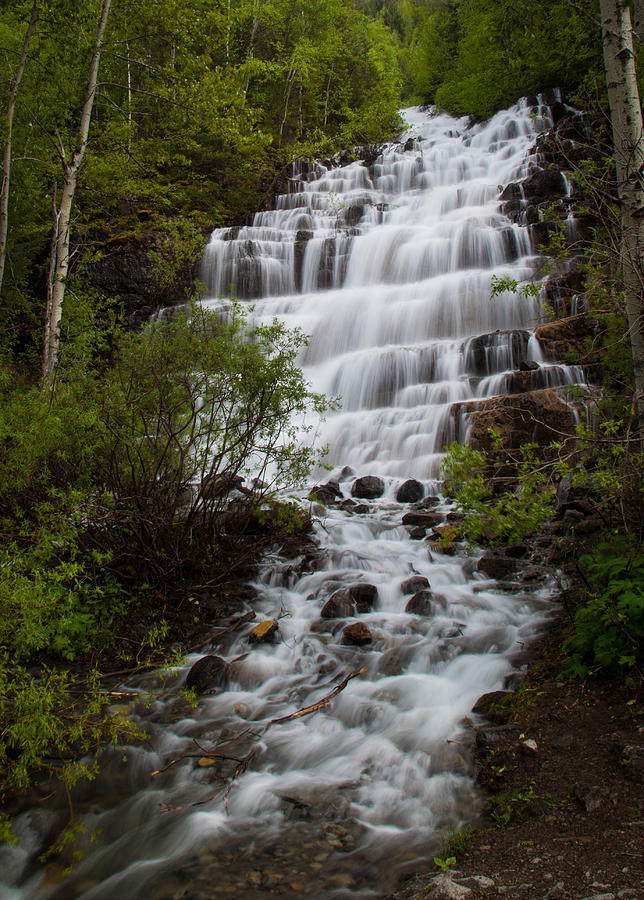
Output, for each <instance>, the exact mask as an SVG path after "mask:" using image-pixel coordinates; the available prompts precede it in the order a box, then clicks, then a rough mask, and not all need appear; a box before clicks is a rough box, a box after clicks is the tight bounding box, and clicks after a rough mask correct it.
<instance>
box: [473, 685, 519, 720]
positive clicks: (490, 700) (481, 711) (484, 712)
mask: <svg viewBox="0 0 644 900" xmlns="http://www.w3.org/2000/svg"><path fill="white" fill-rule="evenodd" d="M509 696H510V692H509V691H490V692H489V693H487V694H483V695H482V696H481V697H479V699H478V700H477V701H476V703H475V704H474V706H473V707H472V712H474V713H478V715H480V716H485V718H486V719H488V720H489V721H490V722H494V723H495V724H496V725H505V724H506V723H507V722H508V721H509V719H510V709H509V707H508V706H507V705H506V704H505V703H504V701H505V700H507V698H508V697H509Z"/></svg>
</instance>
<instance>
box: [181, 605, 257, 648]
mask: <svg viewBox="0 0 644 900" xmlns="http://www.w3.org/2000/svg"><path fill="white" fill-rule="evenodd" d="M254 618H255V611H254V610H252V609H251V610H249V612H247V613H244V615H243V616H237V618H236V619H234V620H233V621H232V622H231V624H230V625H228V626H227V627H226V628H222V629H221V630H219V631H218V632H217V633H216V634H211V635H209V636H208V637H207V638H206V639H205V640H204V641H200V642H199V643H198V644H194V645H193V646H192V647H189V648H188V650H187V652H188V653H196V652H197V650H201V649H202V648H203V647H205V646H206V645H207V644H210V643H211V642H212V641H214V640H217V639H219V638H220V637H222V636H223V635H224V634H228V633H229V632H231V631H235V629H237V628H239V627H240V625H245V624H246V622H250V621H252V620H253V619H254Z"/></svg>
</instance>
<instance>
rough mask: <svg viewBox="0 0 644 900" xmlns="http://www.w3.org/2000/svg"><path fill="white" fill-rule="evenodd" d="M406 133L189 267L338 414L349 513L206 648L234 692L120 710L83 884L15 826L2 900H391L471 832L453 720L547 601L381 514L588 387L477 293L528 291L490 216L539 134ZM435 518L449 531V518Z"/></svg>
mask: <svg viewBox="0 0 644 900" xmlns="http://www.w3.org/2000/svg"><path fill="white" fill-rule="evenodd" d="M405 118H406V121H407V123H408V131H407V133H406V134H405V136H404V137H403V138H402V140H401V141H400V142H394V143H391V144H389V145H388V146H386V147H385V148H384V150H383V152H382V153H381V155H380V156H379V157H378V159H377V160H376V161H375V162H373V163H372V164H370V165H366V164H365V162H363V161H361V160H360V159H356V160H355V162H352V163H350V164H349V165H344V166H334V165H333V164H331V163H329V164H322V163H316V164H310V165H301V166H299V167H295V168H294V174H293V176H292V177H291V179H290V182H289V186H288V190H287V191H286V192H284V193H283V194H282V195H281V196H280V197H278V198H277V201H276V204H275V208H274V209H273V210H271V211H265V212H261V213H258V214H257V215H256V216H255V218H254V221H253V223H252V225H248V226H245V227H236V228H228V229H218V230H217V231H215V232H214V234H213V236H212V239H211V241H210V244H209V246H208V248H207V251H206V254H205V259H204V280H205V282H206V283H207V285H208V290H209V295H210V299H208V300H206V301H204V302H206V303H207V304H208V305H209V306H212V307H215V308H218V309H221V310H222V312H225V310H226V308H227V306H228V304H229V303H230V300H231V298H233V297H234V298H237V299H238V300H240V301H241V302H244V303H245V302H247V301H248V302H251V301H252V307H253V309H252V315H253V316H254V317H255V318H257V319H258V320H260V321H269V320H271V319H272V318H273V317H275V316H278V317H279V318H280V319H282V320H283V321H285V322H286V323H287V324H289V325H292V326H297V327H299V328H302V329H303V330H304V331H305V332H306V333H307V334H308V335H310V341H309V344H308V347H307V348H306V350H305V351H304V353H303V356H302V359H301V364H302V367H303V369H304V372H305V374H306V377H307V378H308V379H309V381H310V382H311V384H312V386H313V387H314V388H315V389H316V390H318V391H321V392H325V393H327V394H329V395H330V396H337V397H339V398H340V408H339V409H338V410H337V411H335V412H333V413H331V414H329V415H328V417H327V419H326V421H324V422H316V423H312V424H314V425H315V428H314V432H313V433H314V435H315V440H316V441H317V442H319V443H320V444H327V445H328V447H329V456H328V462H329V465H330V466H331V469H332V471H331V475H330V477H331V479H332V480H333V481H334V484H335V485H336V490H337V491H338V492H339V494H340V495H341V498H342V501H343V502H342V503H338V504H337V505H333V506H330V507H329V508H328V509H327V510H324V509H322V508H321V507H320V508H319V509H318V518H317V521H316V526H315V527H316V534H317V539H318V542H319V545H320V553H319V559H318V560H317V561H316V563H315V565H312V564H310V563H309V562H307V561H306V560H305V559H295V560H293V559H284V558H283V557H282V556H281V555H280V552H279V551H278V550H277V549H276V550H275V552H274V553H271V554H269V556H268V557H267V558H266V559H265V560H264V563H263V564H262V567H261V571H260V572H259V575H258V577H257V580H256V582H255V585H254V586H255V588H256V590H257V593H258V598H259V599H258V601H257V603H256V604H254V607H255V609H256V611H257V614H258V619H260V620H261V619H267V618H270V619H276V620H278V623H279V637H278V639H277V641H276V642H275V643H273V644H268V643H266V644H259V645H256V646H253V647H252V648H251V646H250V645H249V643H248V634H247V631H246V632H243V631H242V632H239V631H231V632H230V634H228V635H226V636H225V637H224V638H223V639H222V641H221V642H219V643H218V644H216V645H215V647H216V649H215V650H214V651H213V652H216V653H218V654H220V655H221V656H223V657H224V658H225V660H226V662H227V663H228V664H229V683H228V685H227V686H226V689H222V690H219V691H218V692H216V693H213V694H206V695H204V696H202V697H200V698H199V703H198V705H197V707H196V708H190V707H189V706H188V705H187V704H186V703H185V701H183V700H182V699H181V697H180V696H179V694H178V688H179V687H180V686H181V685H182V684H183V682H184V680H185V678H186V674H187V671H188V668H189V665H190V664H192V663H194V662H195V661H196V660H197V659H198V658H199V657H200V656H202V655H203V651H202V653H200V654H193V655H192V656H191V657H190V658H189V659H188V661H187V662H188V665H186V666H183V667H180V668H179V669H177V670H175V671H174V672H172V673H169V680H168V681H167V682H165V681H164V680H163V679H161V678H160V677H159V676H158V675H138V676H133V677H132V679H131V680H130V681H128V682H127V684H125V685H124V690H132V691H138V692H140V693H141V694H142V695H143V696H147V697H148V703H147V704H146V703H138V704H136V705H135V706H134V707H133V708H132V709H131V712H133V713H134V714H135V715H136V716H137V717H138V718H139V719H140V721H141V724H142V727H144V728H145V729H146V730H147V732H148V734H149V739H148V740H147V741H146V742H145V743H144V744H143V745H141V746H139V747H135V748H130V749H128V750H127V751H126V755H127V758H128V764H127V765H125V764H124V763H123V761H122V756H121V754H120V751H117V750H108V751H105V752H104V753H103V754H102V759H101V774H100V775H99V776H98V780H97V782H96V783H95V784H93V785H91V786H90V788H89V789H88V791H87V793H85V794H81V796H80V799H78V800H77V815H78V817H79V818H80V819H81V820H82V821H83V822H84V824H85V826H86V828H87V829H88V832H94V835H95V840H94V841H93V842H90V841H89V840H88V841H87V856H86V858H85V859H84V860H83V861H81V862H80V863H79V864H78V865H77V867H76V870H75V872H74V873H73V874H72V875H71V876H70V877H69V878H68V879H66V880H64V881H60V878H59V875H57V873H56V871H54V872H53V874H52V871H51V868H50V870H49V871H48V872H47V874H46V875H43V872H42V871H41V870H38V869H34V868H33V866H32V865H30V864H29V861H28V859H29V848H30V847H32V849H33V846H34V845H35V846H37V841H36V840H35V839H33V834H34V833H36V832H38V827H40V829H41V832H42V830H46V823H45V825H42V823H41V825H40V826H38V822H37V821H36V820H35V817H34V815H33V814H32V811H28V812H26V813H23V814H21V816H18V819H17V822H16V827H17V830H18V831H19V832H20V833H22V834H23V835H25V836H26V837H25V843H24V844H23V845H22V848H21V847H20V845H18V849H16V850H7V851H6V852H5V851H3V852H4V856H2V855H1V854H0V864H1V866H0V868H1V869H2V871H3V872H4V873H6V872H9V875H7V874H3V875H2V876H0V877H1V878H5V879H8V880H7V885H9V884H12V885H14V886H13V887H9V886H7V888H6V891H7V893H6V896H7V897H10V898H21V900H27V898H35V897H39V898H47V900H54V898H55V900H62V898H65V900H68V898H74V897H83V898H86V900H113V898H114V897H117V896H119V895H122V896H123V897H127V898H128V900H135V898H146V900H155V898H159V900H160V898H171V897H175V896H177V897H178V896H184V894H183V893H182V892H183V891H185V892H186V893H185V896H186V897H187V896H191V897H192V896H193V895H194V896H196V897H201V896H204V897H206V896H213V895H216V896H221V897H225V898H234V897H244V898H249V897H250V898H255V897H258V898H261V897H265V896H267V895H268V894H270V895H271V896H272V895H273V894H275V895H276V896H284V897H298V898H299V897H312V898H342V897H347V898H348V897H350V898H368V897H369V898H377V897H384V896H385V895H386V894H387V893H388V891H390V890H392V889H393V888H394V887H395V885H396V883H397V879H398V878H399V877H400V876H401V875H402V874H403V873H405V872H406V871H414V870H418V869H419V868H422V867H423V866H425V865H426V864H427V860H428V858H430V859H431V856H432V855H433V854H434V853H435V852H436V851H437V849H438V846H439V843H440V829H441V828H443V827H445V826H448V825H452V826H456V827H458V826H459V825H460V824H462V823H463V822H464V821H467V820H469V819H471V818H472V817H473V816H474V815H475V813H476V809H477V794H476V790H475V788H474V786H473V783H472V779H471V776H470V771H469V765H468V759H467V738H466V732H465V725H464V719H465V717H467V716H471V710H472V707H473V705H474V704H475V702H476V700H477V698H478V697H479V696H480V695H481V694H483V693H484V692H486V691H489V690H494V689H498V688H500V687H502V686H503V685H504V684H505V683H506V679H507V678H508V677H509V676H511V674H512V673H513V672H514V669H513V665H512V659H513V655H514V654H515V653H516V651H517V650H518V649H519V648H520V647H522V646H523V645H524V644H525V643H526V642H527V641H529V640H530V639H531V638H532V637H533V636H534V635H535V633H536V632H537V631H538V630H539V629H540V628H542V627H543V623H544V620H545V619H546V618H547V616H548V615H549V612H550V600H549V589H548V585H547V584H544V583H541V585H540V587H538V588H533V587H531V588H530V589H529V590H527V589H526V588H525V585H523V586H522V584H521V583H520V582H517V583H510V584H503V585H498V584H496V583H495V582H494V581H492V580H490V579H488V578H486V577H485V576H484V575H483V574H481V573H478V572H477V571H476V559H472V558H471V557H465V556H459V555H458V554H457V555H448V554H446V553H443V552H441V550H440V547H438V548H437V547H436V546H431V547H430V546H429V545H428V544H427V542H426V541H424V540H412V539H411V537H410V533H409V529H408V528H407V527H406V526H405V525H404V524H403V522H402V516H403V514H404V513H405V512H406V511H408V510H409V509H410V507H409V505H406V504H401V503H398V502H397V501H396V499H395V498H396V493H397V491H398V488H399V487H400V485H401V483H402V482H403V480H405V479H408V478H409V477H412V476H413V477H415V478H416V479H418V480H420V481H421V482H422V485H423V490H424V492H425V495H426V496H427V495H429V494H431V493H432V492H436V491H437V490H438V477H439V470H440V460H441V455H442V453H443V451H444V448H445V446H446V444H447V443H449V441H451V440H454V439H460V440H462V439H463V438H464V436H465V434H466V429H467V416H466V415H464V414H463V409H467V404H468V403H469V404H475V403H477V402H480V400H481V399H482V398H488V397H490V396H494V395H495V394H500V393H506V392H508V391H509V390H511V389H512V383H513V382H512V379H513V378H514V377H515V375H516V371H517V369H518V368H519V367H520V366H521V365H522V364H524V366H525V364H528V365H527V366H526V372H527V373H529V377H530V379H531V386H532V387H533V388H535V387H545V386H552V385H555V386H559V385H566V384H571V383H579V382H581V381H582V380H583V376H582V373H581V372H580V370H579V369H577V368H574V367H566V366H563V365H551V364H548V363H547V362H545V361H544V359H543V357H542V354H541V350H540V348H539V344H538V341H537V339H536V338H535V336H534V328H535V326H536V324H537V323H538V321H539V316H540V300H539V298H538V297H536V298H535V297H530V298H526V297H524V296H521V295H519V294H514V293H504V294H501V295H500V296H498V297H496V298H495V299H494V300H491V299H490V285H491V277H492V276H493V275H495V276H497V277H504V276H508V277H510V278H512V279H515V280H516V281H518V282H521V281H525V280H527V279H530V278H531V277H532V276H533V275H534V272H535V264H536V260H535V257H534V250H533V248H532V246H531V243H530V235H529V230H528V228H527V227H524V226H520V225H517V224H513V223H512V222H510V221H509V220H508V219H507V218H506V217H505V216H504V215H503V213H502V211H501V207H500V204H499V195H500V192H501V190H502V187H503V186H504V185H506V184H508V183H509V182H511V181H517V180H518V179H520V178H522V177H523V176H524V175H526V174H527V170H528V169H527V167H528V166H529V165H530V163H529V162H528V156H527V154H528V151H529V149H530V148H531V146H532V145H533V143H534V141H535V139H536V136H537V134H538V133H539V131H541V130H543V129H544V128H546V127H547V126H548V124H549V121H548V110H547V109H546V108H538V109H537V111H536V114H535V113H534V110H532V109H530V108H529V107H528V105H527V104H525V103H524V104H520V105H519V106H517V107H515V108H513V109H511V110H509V111H506V112H502V113H499V114H498V115H497V116H495V117H494V118H493V119H492V120H491V121H490V122H488V123H486V124H479V125H476V126H474V127H469V126H468V123H467V121H466V120H465V119H460V120H456V119H452V118H449V117H447V116H444V115H434V114H431V113H428V112H426V111H424V110H422V109H410V110H406V111H405ZM455 403H458V407H457V408H458V410H459V412H458V414H455V413H454V404H455ZM360 475H377V476H380V477H381V478H382V479H383V485H384V487H383V493H382V496H380V497H378V498H376V499H373V500H369V501H367V502H361V503H360V504H357V503H355V501H354V500H353V498H352V497H351V492H352V485H353V484H354V482H355V479H356V477H357V476H360ZM430 506H431V509H432V511H433V512H436V511H437V520H438V521H440V520H441V519H443V520H444V519H445V517H446V516H447V515H448V512H449V505H448V504H447V503H446V502H445V501H443V500H440V499H437V500H435V501H431V503H430ZM338 592H339V593H338ZM338 597H340V600H341V602H344V603H345V604H346V603H348V604H349V614H348V621H349V622H352V623H362V624H363V625H364V626H366V629H367V633H368V635H369V639H368V640H366V641H365V643H364V644H363V645H361V646H356V645H354V644H351V643H348V642H347V639H346V635H345V631H344V629H345V627H346V625H347V619H346V618H345V619H338V618H336V619H329V618H326V617H325V616H323V615H321V612H322V609H323V607H324V606H325V604H327V603H328V602H329V601H330V600H331V598H335V600H336V601H337V602H340V601H338ZM347 597H349V598H357V597H362V598H363V601H364V599H365V598H368V601H365V602H363V604H362V606H360V605H358V607H357V608H356V606H355V605H352V603H353V601H352V600H351V599H349V600H347ZM358 610H360V611H358ZM250 627H251V626H248V628H250ZM351 676H353V677H351ZM349 678H350V680H346V679H349ZM345 680H346V681H345ZM343 683H344V684H345V687H344V689H343V690H342V691H339V692H338V693H337V694H336V696H334V698H333V699H332V700H331V701H329V702H328V703H327V702H322V703H321V704H320V706H319V708H318V709H317V710H316V711H315V712H313V713H312V714H310V715H303V716H298V717H295V718H286V719H285V720H284V717H288V716H289V715H291V714H293V713H295V712H297V711H298V710H300V709H302V708H306V707H309V706H315V704H317V703H320V701H324V700H325V698H326V697H328V695H329V694H330V693H332V692H333V689H334V687H337V686H338V685H342V684H343ZM278 719H282V720H283V721H276V720H278ZM213 752H214V753H216V754H219V757H217V758H216V759H213V758H209V757H208V755H207V754H208V753H213ZM184 755H185V758H184V759H182V756H184ZM200 757H202V758H201V759H200ZM173 760H175V761H176V760H181V761H180V762H178V763H177V764H176V765H173V766H171V767H170V768H169V769H168V770H167V771H166V772H164V773H163V774H161V775H155V776H152V775H151V773H153V772H155V771H158V770H160V769H162V768H163V767H164V765H167V764H168V763H169V762H171V761H173ZM211 763H214V764H212V765H211ZM99 798H100V799H99ZM30 816H31V818H29V817H30ZM30 835H31V836H32V837H30ZM17 885H19V886H17Z"/></svg>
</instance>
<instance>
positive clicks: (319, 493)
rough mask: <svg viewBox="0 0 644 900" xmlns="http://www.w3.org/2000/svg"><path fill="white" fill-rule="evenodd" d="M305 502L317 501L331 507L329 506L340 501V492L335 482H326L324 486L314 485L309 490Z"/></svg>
mask: <svg viewBox="0 0 644 900" xmlns="http://www.w3.org/2000/svg"><path fill="white" fill-rule="evenodd" d="M307 500H313V501H317V502H318V503H322V504H323V505H324V506H331V504H333V503H337V502H338V500H342V491H341V490H340V488H339V486H338V484H337V482H335V481H327V483H326V484H316V486H315V487H313V488H311V490H310V491H309V494H308V496H307Z"/></svg>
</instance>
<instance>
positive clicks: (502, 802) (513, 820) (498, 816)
mask: <svg viewBox="0 0 644 900" xmlns="http://www.w3.org/2000/svg"><path fill="white" fill-rule="evenodd" d="M535 801H537V802H539V803H545V804H546V806H548V807H549V808H550V809H565V807H567V806H568V805H569V801H568V800H567V799H566V798H564V799H558V798H556V797H554V796H553V795H552V794H550V793H548V792H545V793H542V794H539V793H537V791H536V790H535V786H534V784H531V785H530V786H529V787H528V789H527V790H525V791H516V792H514V793H513V794H497V796H496V797H493V798H492V802H493V803H494V809H493V811H492V821H493V822H494V823H495V825H496V826H497V827H498V828H507V827H508V826H510V825H514V824H517V823H518V822H521V821H522V820H523V819H524V818H525V817H526V815H528V812H529V809H530V804H532V803H534V802H535Z"/></svg>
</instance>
